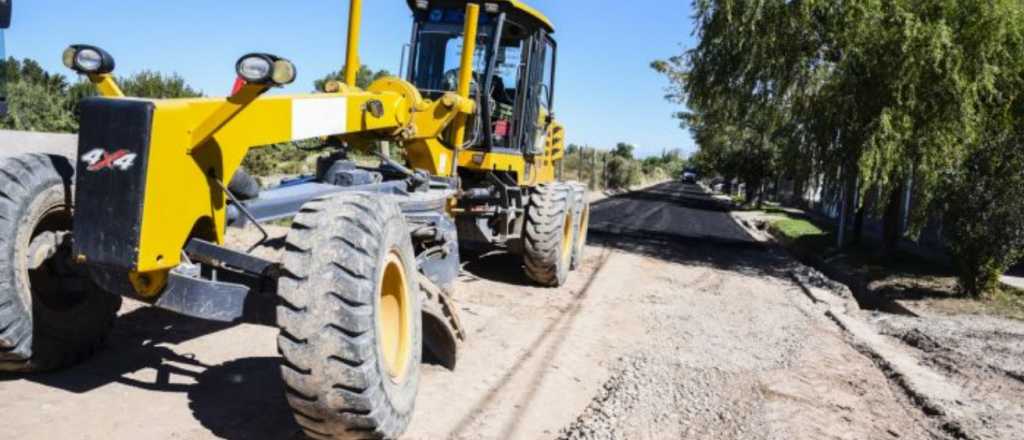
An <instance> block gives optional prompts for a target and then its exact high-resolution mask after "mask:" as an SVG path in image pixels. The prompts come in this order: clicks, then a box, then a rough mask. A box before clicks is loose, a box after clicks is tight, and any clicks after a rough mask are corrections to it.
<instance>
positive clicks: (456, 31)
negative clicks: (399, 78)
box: [412, 20, 493, 97]
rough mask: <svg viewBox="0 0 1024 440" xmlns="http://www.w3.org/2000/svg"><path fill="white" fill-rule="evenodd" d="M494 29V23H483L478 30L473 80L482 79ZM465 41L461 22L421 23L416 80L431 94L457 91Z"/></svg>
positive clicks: (416, 50)
mask: <svg viewBox="0 0 1024 440" xmlns="http://www.w3.org/2000/svg"><path fill="white" fill-rule="evenodd" d="M460 21H461V20H460ZM492 33H493V27H492V26H481V27H480V28H479V29H478V31H477V41H476V52H475V54H474V56H473V73H474V74H473V80H474V83H476V82H478V81H481V78H483V74H484V72H485V71H486V70H487V63H488V56H487V55H488V54H487V52H488V47H489V46H490V41H491V34H492ZM464 43H465V42H464V39H463V36H462V24H461V23H434V22H427V23H423V24H421V25H420V28H419V31H418V33H417V37H416V43H415V44H416V45H415V47H414V48H413V50H414V59H413V64H412V82H413V84H415V85H416V87H418V88H419V89H420V91H422V92H424V93H425V94H426V95H429V96H431V97H436V96H439V95H441V94H443V93H444V92H451V91H455V89H456V88H457V87H458V78H459V63H460V61H461V57H462V46H463V44H464ZM475 86H476V84H474V87H473V92H474V93H475V92H476V87H475ZM435 95H436V96H435Z"/></svg>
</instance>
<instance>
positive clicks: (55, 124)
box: [0, 81, 78, 132]
mask: <svg viewBox="0 0 1024 440" xmlns="http://www.w3.org/2000/svg"><path fill="white" fill-rule="evenodd" d="M66 101H67V98H66V97H65V96H64V95H62V94H59V93H55V92H54V90H52V89H51V88H49V87H48V86H47V85H44V84H39V83H35V82H30V81H18V82H14V83H9V84H7V102H8V111H7V115H5V116H4V117H3V118H0V126H2V127H3V128H6V129H11V130H23V131H42V132H75V131H78V121H77V120H76V119H75V118H74V115H73V114H72V113H71V112H70V111H69V110H68V106H67V103H66Z"/></svg>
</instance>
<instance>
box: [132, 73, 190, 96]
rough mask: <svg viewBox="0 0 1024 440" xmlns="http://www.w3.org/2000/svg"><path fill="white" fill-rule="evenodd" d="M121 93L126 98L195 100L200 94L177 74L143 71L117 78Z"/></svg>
mask: <svg viewBox="0 0 1024 440" xmlns="http://www.w3.org/2000/svg"><path fill="white" fill-rule="evenodd" d="M118 84H119V85H120V86H121V91H123V92H124V94H125V95H127V96H138V97H142V98H154V99H169V98H197V97H200V96H203V94H202V93H201V92H199V91H198V90H196V89H193V88H192V87H191V86H189V85H188V84H187V83H186V82H185V79H184V78H182V77H181V76H179V75H178V74H177V73H171V74H168V75H165V74H162V73H160V72H153V71H150V70H143V71H141V72H138V73H136V74H133V75H131V76H127V77H122V78H118Z"/></svg>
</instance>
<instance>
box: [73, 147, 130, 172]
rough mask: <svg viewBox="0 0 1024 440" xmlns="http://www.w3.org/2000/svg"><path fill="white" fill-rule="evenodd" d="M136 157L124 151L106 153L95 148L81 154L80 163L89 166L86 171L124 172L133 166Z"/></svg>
mask: <svg viewBox="0 0 1024 440" xmlns="http://www.w3.org/2000/svg"><path fill="white" fill-rule="evenodd" d="M136 157H138V155H137V154H135V153H130V152H128V150H124V149H121V150H117V151H113V152H109V153H108V152H107V151H106V150H104V149H102V148H96V149H93V150H90V151H89V152H88V153H85V154H83V155H82V162H85V163H86V164H88V165H89V166H88V167H86V170H87V171H100V170H104V169H107V168H109V169H117V170H121V171H126V170H128V169H129V168H131V167H132V165H135V158H136Z"/></svg>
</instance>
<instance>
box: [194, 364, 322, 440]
mask: <svg viewBox="0 0 1024 440" xmlns="http://www.w3.org/2000/svg"><path fill="white" fill-rule="evenodd" d="M280 365H281V360H280V358H279V357H277V356H273V357H250V358H243V359H236V360H232V361H228V362H225V363H223V364H220V365H214V366H209V367H207V368H206V369H205V370H204V371H203V372H202V373H200V374H199V375H198V376H197V377H196V384H195V385H192V386H190V387H189V388H188V390H187V393H188V399H189V409H191V410H192V415H193V416H194V417H195V418H196V420H197V421H199V423H200V424H202V425H203V427H205V428H206V429H209V430H210V431H211V432H212V433H213V434H214V435H216V436H218V437H221V438H225V439H239V440H241V439H254V438H266V439H295V440H298V439H304V438H306V436H305V435H304V434H302V429H301V427H299V425H298V424H297V423H296V422H295V419H294V418H293V417H292V412H291V409H290V408H289V407H288V401H287V400H286V399H285V393H284V384H283V383H282V382H281V373H280Z"/></svg>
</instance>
